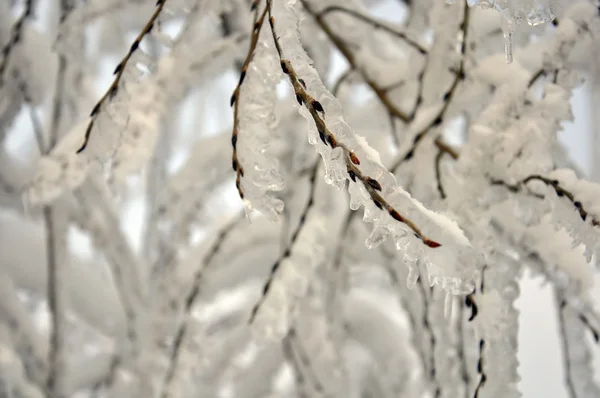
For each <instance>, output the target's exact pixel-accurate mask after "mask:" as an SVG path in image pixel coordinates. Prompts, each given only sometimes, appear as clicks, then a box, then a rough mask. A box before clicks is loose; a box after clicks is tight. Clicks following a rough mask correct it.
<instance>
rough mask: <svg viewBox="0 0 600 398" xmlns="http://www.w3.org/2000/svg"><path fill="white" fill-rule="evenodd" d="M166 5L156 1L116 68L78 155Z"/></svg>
mask: <svg viewBox="0 0 600 398" xmlns="http://www.w3.org/2000/svg"><path fill="white" fill-rule="evenodd" d="M166 3H167V0H157V1H156V8H155V10H154V13H153V14H152V16H151V17H150V19H149V20H148V22H147V23H146V25H145V26H144V27H143V28H142V31H141V32H140V33H139V34H138V35H137V37H136V38H135V40H134V41H133V43H132V44H131V46H130V48H129V51H128V52H127V54H126V55H125V57H123V59H122V60H121V62H119V64H118V65H117V67H116V68H115V71H114V74H115V78H114V80H113V82H112V83H111V85H110V86H109V87H108V90H106V92H105V93H104V95H103V96H102V97H101V98H100V100H99V101H98V102H97V103H96V105H94V108H93V109H92V111H91V113H90V121H89V122H88V124H87V127H86V130H85V137H84V140H83V144H81V147H80V148H79V149H78V150H77V153H81V152H82V151H83V150H84V149H85V148H86V147H87V144H88V141H89V139H90V135H91V134H92V130H93V128H94V122H95V121H96V118H97V117H98V115H99V114H100V112H101V111H102V110H101V108H102V105H103V104H104V103H105V102H106V101H110V100H111V99H112V98H114V97H115V95H116V94H117V91H118V90H119V82H120V81H121V77H122V76H123V73H124V72H125V69H126V68H127V63H128V62H129V60H130V59H131V57H132V56H133V53H134V52H135V51H136V50H137V49H138V48H139V47H140V43H141V42H142V39H143V38H144V36H146V35H147V34H148V33H150V31H151V30H152V28H153V27H154V23H155V22H156V20H157V19H158V17H159V15H160V13H161V12H162V10H163V8H164V6H165V4H166Z"/></svg>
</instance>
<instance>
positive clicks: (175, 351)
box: [160, 213, 243, 397]
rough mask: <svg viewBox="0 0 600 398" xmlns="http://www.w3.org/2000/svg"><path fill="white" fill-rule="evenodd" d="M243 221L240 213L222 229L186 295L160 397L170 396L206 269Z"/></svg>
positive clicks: (195, 274) (196, 272)
mask: <svg viewBox="0 0 600 398" xmlns="http://www.w3.org/2000/svg"><path fill="white" fill-rule="evenodd" d="M242 220H243V213H240V214H239V215H238V216H236V217H234V218H233V219H232V220H231V221H230V222H229V223H227V224H226V225H225V226H224V227H223V228H221V229H220V231H219V233H218V235H217V238H216V239H215V241H214V243H213V244H212V246H211V247H210V249H209V250H208V252H207V254H206V255H205V256H204V258H203V259H202V261H201V263H200V265H199V266H198V268H197V269H196V271H195V273H194V277H193V282H192V287H191V289H190V291H189V292H188V293H187V294H186V296H185V299H184V304H183V317H182V319H181V322H180V323H179V325H178V327H177V330H176V331H175V337H174V338H173V346H172V348H171V355H170V358H169V364H168V366H167V371H166V373H165V377H164V380H163V386H162V393H161V395H160V396H161V397H167V396H168V394H169V390H170V389H171V384H172V382H173V380H174V378H175V375H176V373H177V366H178V364H179V357H180V355H181V350H182V346H183V342H184V340H185V337H186V333H187V329H188V323H189V317H190V313H191V311H192V307H193V305H194V304H195V302H196V298H197V297H198V294H199V293H200V286H201V283H202V281H203V280H204V278H203V277H204V274H205V272H206V269H207V267H208V266H209V265H210V264H211V262H212V260H213V258H214V257H215V256H216V255H217V253H219V251H220V249H221V246H222V245H223V243H224V242H225V239H226V238H227V236H228V235H229V234H230V233H231V232H232V231H233V230H234V228H235V227H236V226H237V225H238V224H239V223H240V221H242Z"/></svg>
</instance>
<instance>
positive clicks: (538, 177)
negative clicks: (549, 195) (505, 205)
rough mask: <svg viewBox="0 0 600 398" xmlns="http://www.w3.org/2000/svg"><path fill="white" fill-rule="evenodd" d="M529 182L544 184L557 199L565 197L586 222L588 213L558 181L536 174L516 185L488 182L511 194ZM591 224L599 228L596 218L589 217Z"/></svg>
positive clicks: (494, 180) (493, 180) (500, 181)
mask: <svg viewBox="0 0 600 398" xmlns="http://www.w3.org/2000/svg"><path fill="white" fill-rule="evenodd" d="M531 181H541V182H543V183H544V184H546V185H547V186H549V187H550V188H552V189H554V191H555V192H556V195H557V196H559V197H566V198H567V199H568V200H569V202H571V203H572V204H573V206H574V207H575V209H577V211H578V212H579V216H580V217H581V219H582V220H583V221H586V220H587V218H588V216H589V213H588V212H587V211H586V210H585V208H584V207H583V204H582V203H581V202H580V201H578V200H577V199H576V198H575V196H574V195H573V193H572V192H570V191H568V190H567V189H565V188H563V187H562V186H561V185H560V182H559V181H558V180H553V179H551V178H547V177H543V176H541V175H538V174H534V175H530V176H528V177H525V178H524V179H522V180H521V181H519V182H517V183H516V184H509V183H507V182H505V181H502V180H497V179H491V180H490V182H491V184H492V185H501V186H503V187H505V188H507V189H508V190H509V191H511V192H520V191H521V190H522V189H523V188H524V187H525V186H526V185H527V183H528V182H531ZM591 223H592V225H593V226H594V227H598V226H600V221H598V220H597V219H596V218H594V217H593V216H592V217H591Z"/></svg>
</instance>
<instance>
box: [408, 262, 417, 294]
mask: <svg viewBox="0 0 600 398" xmlns="http://www.w3.org/2000/svg"><path fill="white" fill-rule="evenodd" d="M417 279H419V270H418V269H417V267H415V266H409V267H408V277H407V278H406V286H407V287H408V288H409V289H411V290H412V289H414V287H415V285H416V284H417Z"/></svg>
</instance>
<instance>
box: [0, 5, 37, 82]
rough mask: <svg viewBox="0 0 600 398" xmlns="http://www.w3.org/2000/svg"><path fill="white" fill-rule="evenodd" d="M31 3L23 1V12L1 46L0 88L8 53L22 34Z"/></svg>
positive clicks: (31, 9) (30, 13)
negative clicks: (6, 40) (7, 38)
mask: <svg viewBox="0 0 600 398" xmlns="http://www.w3.org/2000/svg"><path fill="white" fill-rule="evenodd" d="M33 5H34V0H26V1H25V9H24V10H23V13H22V14H21V16H20V17H19V19H17V21H16V22H15V24H14V25H13V27H12V29H11V31H10V38H9V40H8V43H6V44H5V45H4V46H3V47H2V53H1V54H0V55H2V59H1V60H0V88H2V85H3V84H4V79H5V77H4V73H5V72H6V68H7V67H8V63H9V60H10V55H11V53H12V52H13V51H14V49H15V48H16V46H17V44H18V43H19V41H20V40H21V35H22V34H23V27H24V26H25V22H26V21H27V19H28V18H30V17H31V16H32V15H33Z"/></svg>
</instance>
